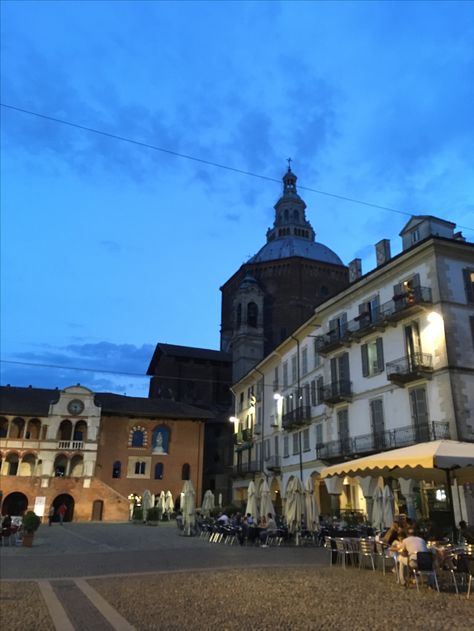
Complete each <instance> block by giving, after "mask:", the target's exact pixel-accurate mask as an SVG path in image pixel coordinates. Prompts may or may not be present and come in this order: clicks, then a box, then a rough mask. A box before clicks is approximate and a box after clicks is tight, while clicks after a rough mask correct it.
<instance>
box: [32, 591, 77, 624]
mask: <svg viewBox="0 0 474 631" xmlns="http://www.w3.org/2000/svg"><path fill="white" fill-rule="evenodd" d="M38 587H39V589H40V592H41V594H42V596H43V598H44V601H45V603H46V606H47V608H48V611H49V615H50V616H51V619H52V621H53V624H54V628H55V629H56V631H75V630H74V627H73V625H72V624H71V621H70V620H69V618H68V616H67V614H66V612H65V611H64V608H63V606H62V605H61V603H60V602H59V598H58V597H57V596H56V594H55V593H54V591H53V588H52V586H51V583H50V582H49V581H46V580H44V579H43V580H39V581H38Z"/></svg>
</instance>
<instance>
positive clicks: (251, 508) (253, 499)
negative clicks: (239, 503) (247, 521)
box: [245, 480, 258, 520]
mask: <svg viewBox="0 0 474 631" xmlns="http://www.w3.org/2000/svg"><path fill="white" fill-rule="evenodd" d="M249 513H250V515H252V517H253V518H254V519H255V520H257V519H258V502H257V491H256V489H255V484H254V482H253V480H250V482H249V486H248V489H247V506H246V508H245V514H246V515H248V514H249Z"/></svg>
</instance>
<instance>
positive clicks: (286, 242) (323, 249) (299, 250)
mask: <svg viewBox="0 0 474 631" xmlns="http://www.w3.org/2000/svg"><path fill="white" fill-rule="evenodd" d="M292 256H299V257H302V258H305V259H311V260H313V261H321V262H322V263H331V264H332V265H344V263H343V262H342V261H341V259H340V258H339V257H338V255H337V254H336V253H335V252H333V251H332V250H330V249H329V248H328V247H327V246H325V245H323V244H322V243H316V242H315V241H309V240H308V239H301V238H299V237H285V238H284V239H274V240H273V241H269V242H268V243H266V244H265V245H264V246H263V248H261V249H260V250H259V251H258V252H257V254H255V256H252V258H251V259H250V260H249V261H248V262H249V263H263V262H264V261H276V260H279V259H286V258H290V257H292Z"/></svg>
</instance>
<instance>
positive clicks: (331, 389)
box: [322, 379, 352, 403]
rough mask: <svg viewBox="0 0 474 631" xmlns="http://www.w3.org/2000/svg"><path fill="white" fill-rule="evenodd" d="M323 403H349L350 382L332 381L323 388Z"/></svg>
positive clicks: (350, 394)
mask: <svg viewBox="0 0 474 631" xmlns="http://www.w3.org/2000/svg"><path fill="white" fill-rule="evenodd" d="M322 395H323V403H339V402H340V401H349V400H350V399H351V398H352V387H351V382H350V381H347V379H342V380H340V381H333V382H332V383H329V384H327V385H326V386H323V389H322Z"/></svg>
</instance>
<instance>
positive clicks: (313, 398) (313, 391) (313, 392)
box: [311, 338, 474, 405]
mask: <svg viewBox="0 0 474 631" xmlns="http://www.w3.org/2000/svg"><path fill="white" fill-rule="evenodd" d="M473 339H474V338H473ZM311 405H317V399H316V381H315V380H314V379H313V381H312V382H311Z"/></svg>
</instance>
